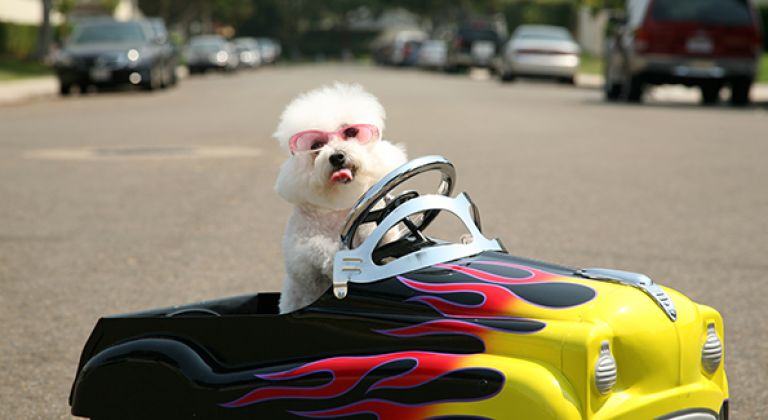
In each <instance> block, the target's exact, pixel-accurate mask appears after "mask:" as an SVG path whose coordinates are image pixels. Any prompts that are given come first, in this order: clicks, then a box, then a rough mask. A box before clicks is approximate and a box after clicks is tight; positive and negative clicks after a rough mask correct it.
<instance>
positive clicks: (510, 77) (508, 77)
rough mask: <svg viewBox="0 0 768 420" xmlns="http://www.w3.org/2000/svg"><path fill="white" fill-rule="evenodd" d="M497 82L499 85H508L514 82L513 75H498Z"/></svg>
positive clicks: (505, 73)
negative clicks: (499, 82)
mask: <svg viewBox="0 0 768 420" xmlns="http://www.w3.org/2000/svg"><path fill="white" fill-rule="evenodd" d="M499 81H501V83H510V82H514V81H515V74H514V73H510V72H503V73H499Z"/></svg>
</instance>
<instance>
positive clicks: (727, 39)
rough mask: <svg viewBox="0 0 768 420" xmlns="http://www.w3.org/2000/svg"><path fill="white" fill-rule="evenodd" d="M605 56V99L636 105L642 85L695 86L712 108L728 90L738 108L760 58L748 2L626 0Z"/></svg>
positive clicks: (757, 19)
mask: <svg viewBox="0 0 768 420" xmlns="http://www.w3.org/2000/svg"><path fill="white" fill-rule="evenodd" d="M620 20H621V21H622V22H621V23H622V24H621V25H619V26H618V28H617V30H616V31H615V33H614V34H613V36H612V37H610V38H609V40H608V44H607V48H606V55H605V66H604V69H605V97H606V99H607V100H618V99H623V100H626V101H629V102H640V101H641V100H642V97H643V90H644V88H645V87H646V86H647V85H659V84H683V85H686V86H698V87H699V88H700V89H701V93H702V102H704V103H705V104H713V103H716V102H717V101H718V100H719V98H720V90H721V89H722V88H723V87H724V86H729V87H730V90H731V97H730V100H731V103H732V104H733V105H745V104H747V103H748V102H749V90H750V87H751V86H752V83H753V81H754V79H755V74H756V72H757V66H758V63H759V59H760V54H761V51H762V49H761V41H762V28H761V23H760V17H759V15H758V14H757V13H756V9H755V6H754V4H753V2H752V0H629V1H628V2H627V15H626V17H625V18H622V19H620Z"/></svg>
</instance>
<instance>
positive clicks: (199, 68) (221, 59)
mask: <svg viewBox="0 0 768 420" xmlns="http://www.w3.org/2000/svg"><path fill="white" fill-rule="evenodd" d="M239 64H240V60H239V58H238V56H237V50H236V49H235V47H234V45H232V43H230V42H228V41H227V40H226V39H224V37H221V36H219V35H199V36H195V37H192V38H191V39H190V40H189V45H187V66H188V67H189V72H190V73H193V74H194V73H204V72H206V71H208V70H224V71H234V70H236V69H237V67H238V65H239Z"/></svg>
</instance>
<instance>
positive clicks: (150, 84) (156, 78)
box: [141, 67, 162, 92]
mask: <svg viewBox="0 0 768 420" xmlns="http://www.w3.org/2000/svg"><path fill="white" fill-rule="evenodd" d="M157 70H158V69H156V68H154V67H152V68H150V69H149V71H147V80H146V81H145V82H144V83H143V84H142V85H141V87H142V89H144V90H146V91H148V92H149V91H153V90H157V89H158V88H159V87H160V85H161V83H162V82H161V80H160V75H159V74H158V71H157Z"/></svg>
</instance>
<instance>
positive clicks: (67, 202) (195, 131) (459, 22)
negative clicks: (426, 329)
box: [0, 0, 768, 419]
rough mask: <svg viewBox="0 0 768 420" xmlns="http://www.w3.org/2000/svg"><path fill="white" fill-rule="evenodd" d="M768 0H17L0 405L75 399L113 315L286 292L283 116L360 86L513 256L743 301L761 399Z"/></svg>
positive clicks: (739, 368)
mask: <svg viewBox="0 0 768 420" xmlns="http://www.w3.org/2000/svg"><path fill="white" fill-rule="evenodd" d="M766 19H768V1H762V0H629V1H626V2H625V1H607V0H606V1H599V0H594V1H592V0H590V1H586V0H584V1H576V0H539V1H533V0H485V1H482V0H474V1H472V0H455V1H450V0H446V1H437V0H434V1H429V0H421V1H419V0H412V1H395V0H391V1H384V0H381V1H355V0H329V1H309V0H187V1H183V0H155V1H150V0H147V1H143V0H142V1H139V0H45V1H42V0H0V333H1V334H2V339H1V340H0V354H2V355H3V357H1V358H0V371H2V372H3V380H2V381H0V406H2V410H0V418H13V419H26V418H30V419H41V418H42V419H53V418H71V417H70V416H69V406H68V402H67V397H68V393H69V390H70V386H71V384H72V380H73V377H74V373H75V369H76V366H77V362H78V357H79V354H80V351H81V349H82V346H83V344H84V343H85V340H86V338H87V337H88V334H89V333H90V331H91V329H92V327H93V325H94V323H95V322H96V320H97V319H98V318H99V317H101V316H105V315H108V314H116V313H125V312H130V311H138V310H143V309H147V308H152V307H162V306H170V305H177V304H182V303H188V302H195V301H200V300H205V299H213V298H218V297H224V296H230V295H236V294H242V293H253V292H255V291H270V290H279V288H280V285H281V282H282V277H283V273H284V270H283V259H282V255H281V251H280V242H281V240H282V234H283V229H284V226H285V223H286V221H287V217H288V214H289V213H290V211H291V207H290V205H288V204H287V203H285V202H284V201H282V200H281V199H280V198H279V196H278V195H277V194H276V193H275V192H274V189H273V185H274V180H275V176H276V174H277V171H278V169H279V166H280V164H281V163H282V162H283V161H284V160H285V159H286V157H287V154H286V153H285V152H284V151H283V150H281V149H280V148H279V147H278V145H277V142H276V141H275V140H274V139H272V137H271V135H272V132H273V130H274V129H275V127H276V125H277V121H278V118H279V115H280V113H281V111H282V110H283V108H284V107H285V105H286V104H287V103H288V102H289V101H290V100H291V99H292V98H294V97H295V96H296V95H298V94H299V93H301V92H304V91H306V90H308V89H312V88H315V87H318V86H321V85H323V84H329V83H333V82H334V81H337V80H338V81H347V82H356V83H360V84H362V85H363V86H365V87H366V88H367V89H368V90H369V91H371V92H372V93H373V94H375V95H376V96H377V97H379V99H380V100H381V102H382V104H383V105H384V107H385V108H386V110H387V115H388V118H387V127H386V129H385V130H384V132H383V133H384V137H385V138H387V139H389V140H390V141H393V142H395V143H403V144H404V145H405V146H406V147H407V149H408V153H409V156H410V157H418V156H422V155H427V154H441V155H444V156H446V157H447V158H448V159H450V160H451V161H452V162H453V163H454V164H455V166H456V168H457V172H458V190H460V191H467V192H468V193H470V194H471V196H472V198H473V200H474V201H475V202H476V204H477V205H478V206H479V209H480V213H481V215H482V220H483V227H484V229H485V232H486V233H487V234H488V235H489V236H492V237H499V238H501V239H502V240H503V241H504V243H505V245H506V246H507V248H508V249H509V250H510V252H511V253H513V254H516V255H520V256H524V257H530V258H534V259H538V260H543V261H550V262H554V263H560V264H565V265H571V266H577V267H590V266H604V267H613V268H617V269H624V270H629V271H636V272H643V273H646V274H648V275H649V276H650V277H651V278H653V279H654V280H655V281H656V282H658V283H660V284H662V285H665V286H668V287H672V288H674V289H677V290H679V291H681V292H683V293H684V294H686V295H688V296H689V297H691V298H692V299H694V300H696V301H698V302H701V303H705V304H708V305H711V306H713V307H715V308H716V309H718V310H719V311H721V312H722V314H723V315H724V318H725V325H726V337H725V358H726V359H725V365H726V369H727V372H728V375H729V379H730V387H731V388H730V392H731V413H732V415H733V418H736V419H748V418H755V419H758V418H768V406H767V405H766V401H768V375H767V374H766V373H768V362H767V361H768V341H766V340H765V339H764V337H765V336H766V335H767V334H768V323H766V319H768V309H766V305H765V302H764V301H765V295H766V292H768V286H766V281H765V273H766V271H768V264H767V263H766V260H765V251H766V250H768V217H766V215H768V186H767V185H766V180H768V165H766V160H765V156H768V141H766V139H768V59H766V57H767V56H766V51H765V45H766V43H765V32H764V30H765V27H764V25H765V23H768V22H766Z"/></svg>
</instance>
